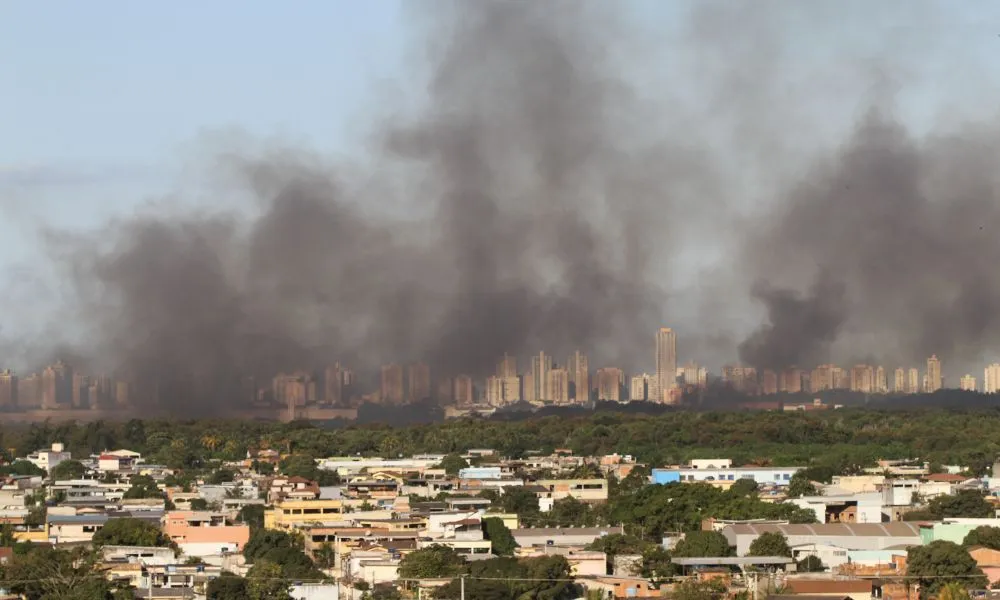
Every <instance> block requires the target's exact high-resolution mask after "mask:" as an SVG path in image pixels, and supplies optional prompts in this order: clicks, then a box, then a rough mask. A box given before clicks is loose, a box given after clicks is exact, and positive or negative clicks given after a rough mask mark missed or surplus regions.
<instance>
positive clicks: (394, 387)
mask: <svg viewBox="0 0 1000 600" xmlns="http://www.w3.org/2000/svg"><path fill="white" fill-rule="evenodd" d="M379 383H380V385H379V391H380V397H381V400H382V402H383V403H385V404H402V403H403V367H401V366H399V365H397V364H395V363H393V364H388V365H382V373H381V377H380V381H379Z"/></svg>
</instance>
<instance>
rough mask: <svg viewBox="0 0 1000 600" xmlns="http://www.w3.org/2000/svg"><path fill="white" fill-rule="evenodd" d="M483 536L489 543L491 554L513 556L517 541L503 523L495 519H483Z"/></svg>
mask: <svg viewBox="0 0 1000 600" xmlns="http://www.w3.org/2000/svg"><path fill="white" fill-rule="evenodd" d="M483 535H484V537H485V538H486V539H487V540H489V541H490V547H491V548H492V549H493V554H495V555H497V556H513V555H514V550H515V549H516V548H517V541H516V540H515V539H514V536H513V535H512V534H511V532H510V529H508V528H507V526H506V525H504V522H503V521H502V520H500V519H497V518H495V517H487V518H485V519H483Z"/></svg>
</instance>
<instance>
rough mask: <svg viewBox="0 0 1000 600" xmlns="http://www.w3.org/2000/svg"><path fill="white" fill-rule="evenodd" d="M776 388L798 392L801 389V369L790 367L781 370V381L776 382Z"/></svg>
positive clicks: (793, 392) (790, 392) (792, 392)
mask: <svg viewBox="0 0 1000 600" xmlns="http://www.w3.org/2000/svg"><path fill="white" fill-rule="evenodd" d="M778 389H779V391H782V392H788V393H789V394H798V393H799V392H801V391H802V370H801V369H796V368H791V369H785V370H784V371H782V372H781V381H780V382H778Z"/></svg>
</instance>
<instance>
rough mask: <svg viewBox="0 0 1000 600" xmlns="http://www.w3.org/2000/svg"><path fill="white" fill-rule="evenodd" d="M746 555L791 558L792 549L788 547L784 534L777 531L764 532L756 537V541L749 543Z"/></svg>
mask: <svg viewBox="0 0 1000 600" xmlns="http://www.w3.org/2000/svg"><path fill="white" fill-rule="evenodd" d="M747 555H748V556H788V557H791V555H792V549H791V548H790V547H789V546H788V540H787V539H786V538H785V536H784V534H782V533H780V532H778V531H765V532H764V533H762V534H760V535H759V536H757V539H755V540H754V541H752V542H750V549H749V550H748V551H747Z"/></svg>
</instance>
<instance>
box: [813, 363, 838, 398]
mask: <svg viewBox="0 0 1000 600" xmlns="http://www.w3.org/2000/svg"><path fill="white" fill-rule="evenodd" d="M835 368H836V367H834V366H833V365H819V366H818V367H816V368H815V369H813V370H812V373H811V374H810V375H809V384H810V387H809V391H810V392H812V393H813V394H815V393H816V392H822V391H824V390H832V389H833V384H834V381H833V377H834V371H833V370H834V369H835Z"/></svg>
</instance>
